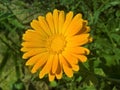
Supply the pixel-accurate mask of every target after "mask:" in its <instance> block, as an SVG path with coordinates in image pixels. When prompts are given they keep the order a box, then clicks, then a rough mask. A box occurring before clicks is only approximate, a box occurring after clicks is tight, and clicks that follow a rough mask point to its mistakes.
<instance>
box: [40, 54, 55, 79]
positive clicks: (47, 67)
mask: <svg viewBox="0 0 120 90" xmlns="http://www.w3.org/2000/svg"><path fill="white" fill-rule="evenodd" d="M53 56H54V55H50V56H49V58H48V60H47V62H46V64H45V65H44V67H43V69H42V70H41V71H40V74H39V77H40V78H43V77H44V76H45V74H47V73H50V70H51V68H52V63H53Z"/></svg>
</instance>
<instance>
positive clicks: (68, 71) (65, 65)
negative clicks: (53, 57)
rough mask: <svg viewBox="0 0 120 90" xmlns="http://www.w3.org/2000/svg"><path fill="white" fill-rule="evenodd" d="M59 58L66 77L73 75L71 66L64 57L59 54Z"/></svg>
mask: <svg viewBox="0 0 120 90" xmlns="http://www.w3.org/2000/svg"><path fill="white" fill-rule="evenodd" d="M59 58H60V60H61V63H62V65H63V70H64V72H65V74H66V75H67V76H68V77H72V76H73V71H72V68H71V67H70V66H69V64H68V63H67V62H66V60H65V58H64V57H63V56H62V55H59Z"/></svg>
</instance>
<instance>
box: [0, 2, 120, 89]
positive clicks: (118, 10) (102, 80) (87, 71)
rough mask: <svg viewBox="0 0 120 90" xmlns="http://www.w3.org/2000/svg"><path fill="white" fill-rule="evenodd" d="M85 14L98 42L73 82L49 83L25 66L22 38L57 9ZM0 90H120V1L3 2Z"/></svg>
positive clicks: (91, 44)
mask: <svg viewBox="0 0 120 90" xmlns="http://www.w3.org/2000/svg"><path fill="white" fill-rule="evenodd" d="M55 8H57V9H59V10H64V11H65V12H66V13H67V12H68V11H70V10H72V11H74V13H75V14H77V13H82V14H83V18H84V19H86V20H88V21H89V26H90V27H91V35H92V37H93V38H94V41H93V42H92V43H90V44H89V45H86V47H88V48H89V49H90V50H91V54H90V55H89V56H88V61H87V62H86V63H83V64H81V63H80V71H79V72H76V73H75V74H74V77H73V78H68V77H66V76H65V75H63V78H62V79H61V80H56V81H53V82H49V81H48V78H47V77H45V78H44V79H39V78H38V74H31V73H30V69H29V67H26V66H25V60H23V59H22V52H20V48H21V42H22V34H23V33H24V32H25V30H26V29H27V28H29V27H30V22H31V20H32V19H36V18H37V17H38V16H39V15H45V14H46V13H47V12H48V11H53V9H55ZM0 90H120V0H0Z"/></svg>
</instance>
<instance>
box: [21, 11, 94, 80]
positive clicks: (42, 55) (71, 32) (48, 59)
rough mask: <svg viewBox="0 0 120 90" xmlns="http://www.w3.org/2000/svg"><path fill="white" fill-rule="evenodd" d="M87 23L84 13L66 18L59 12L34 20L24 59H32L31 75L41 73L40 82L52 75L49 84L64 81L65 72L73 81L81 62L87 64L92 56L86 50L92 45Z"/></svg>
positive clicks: (25, 36)
mask: <svg viewBox="0 0 120 90" xmlns="http://www.w3.org/2000/svg"><path fill="white" fill-rule="evenodd" d="M87 23H88V22H87V21H86V20H83V19H82V15H81V14H80V13H79V14H77V15H75V16H73V12H72V11H70V12H68V13H67V14H66V15H65V13H64V11H59V10H57V9H55V10H54V11H53V13H51V12H48V13H47V14H46V16H45V17H43V16H39V17H38V20H33V21H32V22H31V27H32V29H28V30H27V31H26V32H25V34H23V42H22V46H23V47H22V48H21V51H23V52H24V55H23V59H28V60H27V62H26V65H27V66H33V68H32V70H31V72H32V73H35V72H37V71H38V70H40V73H39V78H43V77H44V76H45V75H46V74H48V77H49V81H53V80H54V79H55V78H56V79H61V78H62V74H63V72H64V73H65V74H66V75H67V76H68V77H72V76H73V73H74V71H78V70H79V65H78V61H80V62H85V61H86V60H87V57H86V55H88V54H89V53H90V51H89V49H87V48H85V47H82V46H83V45H85V44H87V43H89V42H91V41H92V38H91V37H90V34H89V33H88V32H89V31H90V27H89V26H87Z"/></svg>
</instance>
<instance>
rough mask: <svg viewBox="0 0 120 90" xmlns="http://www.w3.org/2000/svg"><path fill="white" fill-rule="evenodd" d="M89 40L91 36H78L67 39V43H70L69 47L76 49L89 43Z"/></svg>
mask: <svg viewBox="0 0 120 90" xmlns="http://www.w3.org/2000/svg"><path fill="white" fill-rule="evenodd" d="M89 38H90V35H89V34H81V35H76V36H73V37H71V38H70V37H69V38H68V37H67V41H68V43H67V47H76V46H81V45H84V44H86V43H89Z"/></svg>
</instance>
